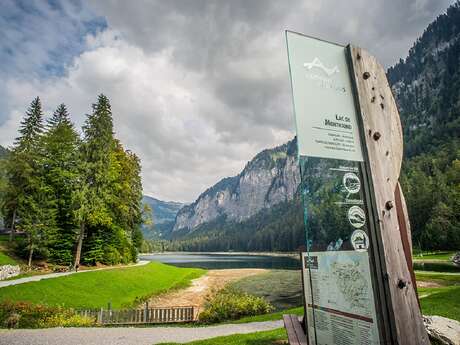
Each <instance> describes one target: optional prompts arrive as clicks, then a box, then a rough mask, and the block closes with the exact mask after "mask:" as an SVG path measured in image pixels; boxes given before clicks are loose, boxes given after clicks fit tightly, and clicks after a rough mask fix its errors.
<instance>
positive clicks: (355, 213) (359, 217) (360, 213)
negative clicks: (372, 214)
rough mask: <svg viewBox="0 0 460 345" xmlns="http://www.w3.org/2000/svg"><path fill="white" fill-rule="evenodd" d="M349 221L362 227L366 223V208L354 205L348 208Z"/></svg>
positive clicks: (355, 226) (354, 225) (357, 226)
mask: <svg viewBox="0 0 460 345" xmlns="http://www.w3.org/2000/svg"><path fill="white" fill-rule="evenodd" d="M348 221H349V222H350V224H351V225H352V226H353V227H354V228H357V229H359V228H361V227H362V226H363V225H364V223H366V215H365V214H364V210H363V209H362V208H361V207H359V206H352V207H351V208H350V209H349V210H348Z"/></svg>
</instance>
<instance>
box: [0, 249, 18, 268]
mask: <svg viewBox="0 0 460 345" xmlns="http://www.w3.org/2000/svg"><path fill="white" fill-rule="evenodd" d="M1 265H17V262H16V260H14V259H13V258H12V257H10V256H8V255H6V254H5V253H4V252H2V251H0V266H1Z"/></svg>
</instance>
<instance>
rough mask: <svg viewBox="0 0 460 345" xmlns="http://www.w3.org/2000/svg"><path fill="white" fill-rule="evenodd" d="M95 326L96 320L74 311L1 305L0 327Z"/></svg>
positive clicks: (5, 303)
mask: <svg viewBox="0 0 460 345" xmlns="http://www.w3.org/2000/svg"><path fill="white" fill-rule="evenodd" d="M93 325H95V320H94V319H92V318H88V317H83V316H79V315H77V314H75V313H74V311H73V310H72V309H65V308H62V307H48V306H44V305H40V304H32V303H30V302H10V301H6V302H2V303H0V327H2V328H45V327H85V326H93Z"/></svg>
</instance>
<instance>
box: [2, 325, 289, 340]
mask: <svg viewBox="0 0 460 345" xmlns="http://www.w3.org/2000/svg"><path fill="white" fill-rule="evenodd" d="M281 327H283V322H282V321H281V320H279V321H265V322H251V323H243V324H227V325H219V326H210V327H197V328H192V327H187V328H184V327H152V328H133V327H117V328H48V329H23V330H0V344H1V345H81V344H85V345H105V344H107V345H151V344H158V343H163V342H177V343H183V342H189V341H193V340H200V339H208V338H214V337H218V336H222V335H230V334H236V333H240V334H243V333H253V332H258V331H268V330H272V329H276V328H281Z"/></svg>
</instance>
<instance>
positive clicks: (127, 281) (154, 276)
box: [0, 262, 205, 309]
mask: <svg viewBox="0 0 460 345" xmlns="http://www.w3.org/2000/svg"><path fill="white" fill-rule="evenodd" d="M204 272H205V271H204V270H201V269H194V268H178V267H174V266H169V265H164V264H161V263H157V262H151V263H149V264H147V265H143V266H136V267H126V268H113V269H109V270H101V271H92V272H85V273H78V274H72V275H68V276H65V277H58V278H53V279H44V280H41V281H37V282H30V283H27V284H18V285H14V286H7V287H3V288H1V293H0V301H8V300H10V301H17V302H19V301H28V302H31V303H35V304H43V305H48V306H63V307H66V308H82V309H93V308H94V309H96V308H101V307H105V306H106V305H107V303H108V302H109V301H112V306H113V308H115V309H117V308H122V307H130V306H133V305H134V304H136V303H137V302H139V301H143V300H145V299H147V298H148V297H150V296H154V295H158V294H161V293H164V292H166V291H168V290H170V289H175V288H182V287H186V286H188V284H190V281H191V280H192V279H195V278H198V277H199V276H201V275H202V274H204Z"/></svg>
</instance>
